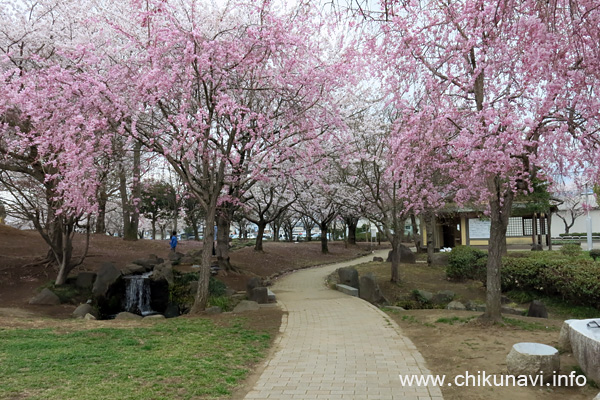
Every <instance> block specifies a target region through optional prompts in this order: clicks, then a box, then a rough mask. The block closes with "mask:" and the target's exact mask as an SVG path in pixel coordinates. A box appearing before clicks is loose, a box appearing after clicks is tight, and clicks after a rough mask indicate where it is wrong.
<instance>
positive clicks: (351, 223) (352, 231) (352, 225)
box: [344, 217, 358, 244]
mask: <svg viewBox="0 0 600 400" xmlns="http://www.w3.org/2000/svg"><path fill="white" fill-rule="evenodd" d="M344 221H345V222H346V225H348V244H356V227H357V226H358V218H356V217H345V218H344Z"/></svg>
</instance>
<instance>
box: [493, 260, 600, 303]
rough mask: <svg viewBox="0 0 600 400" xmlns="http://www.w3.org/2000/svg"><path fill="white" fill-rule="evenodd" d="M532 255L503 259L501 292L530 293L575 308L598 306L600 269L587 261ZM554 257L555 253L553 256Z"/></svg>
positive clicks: (599, 299) (590, 261) (591, 261)
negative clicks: (575, 306) (568, 304)
mask: <svg viewBox="0 0 600 400" xmlns="http://www.w3.org/2000/svg"><path fill="white" fill-rule="evenodd" d="M547 253H550V254H548V255H544V256H539V255H537V254H536V255H533V254H532V256H531V257H528V258H513V257H504V258H503V259H502V275H501V279H502V291H514V290H519V291H525V292H528V291H533V292H537V293H540V294H543V295H547V296H555V297H558V298H560V299H563V300H565V301H568V302H570V303H571V304H574V305H583V306H593V307H598V305H599V304H600V268H599V267H598V264H597V263H595V262H594V261H593V260H590V259H589V258H583V257H577V258H574V257H569V258H567V257H565V256H562V257H560V256H559V257H556V256H555V255H554V256H553V254H552V253H554V252H547ZM554 254H555V253H554Z"/></svg>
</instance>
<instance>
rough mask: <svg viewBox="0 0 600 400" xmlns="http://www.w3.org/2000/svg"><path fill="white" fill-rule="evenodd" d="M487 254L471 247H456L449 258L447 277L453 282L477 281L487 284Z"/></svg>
mask: <svg viewBox="0 0 600 400" xmlns="http://www.w3.org/2000/svg"><path fill="white" fill-rule="evenodd" d="M486 262H487V253H486V252H484V251H482V250H479V249H476V248H474V247H469V246H456V247H455V248H453V249H452V251H451V252H450V255H449V256H448V267H446V276H447V277H448V278H449V279H453V280H465V279H475V280H482V279H483V282H485V271H486V269H485V264H486Z"/></svg>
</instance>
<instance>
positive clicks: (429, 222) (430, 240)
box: [423, 211, 435, 266]
mask: <svg viewBox="0 0 600 400" xmlns="http://www.w3.org/2000/svg"><path fill="white" fill-rule="evenodd" d="M423 219H424V220H425V229H426V230H427V235H426V236H427V265H429V266H431V265H432V263H433V253H434V250H435V243H434V235H433V231H434V229H435V218H434V216H433V213H432V212H431V211H426V212H425V213H424V214H423Z"/></svg>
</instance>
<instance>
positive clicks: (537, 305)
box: [527, 300, 548, 318]
mask: <svg viewBox="0 0 600 400" xmlns="http://www.w3.org/2000/svg"><path fill="white" fill-rule="evenodd" d="M527 316H528V317H536V318H548V310H546V306H545V305H544V303H542V302H541V301H539V300H534V301H532V302H531V304H530V305H529V310H528V311H527Z"/></svg>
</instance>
